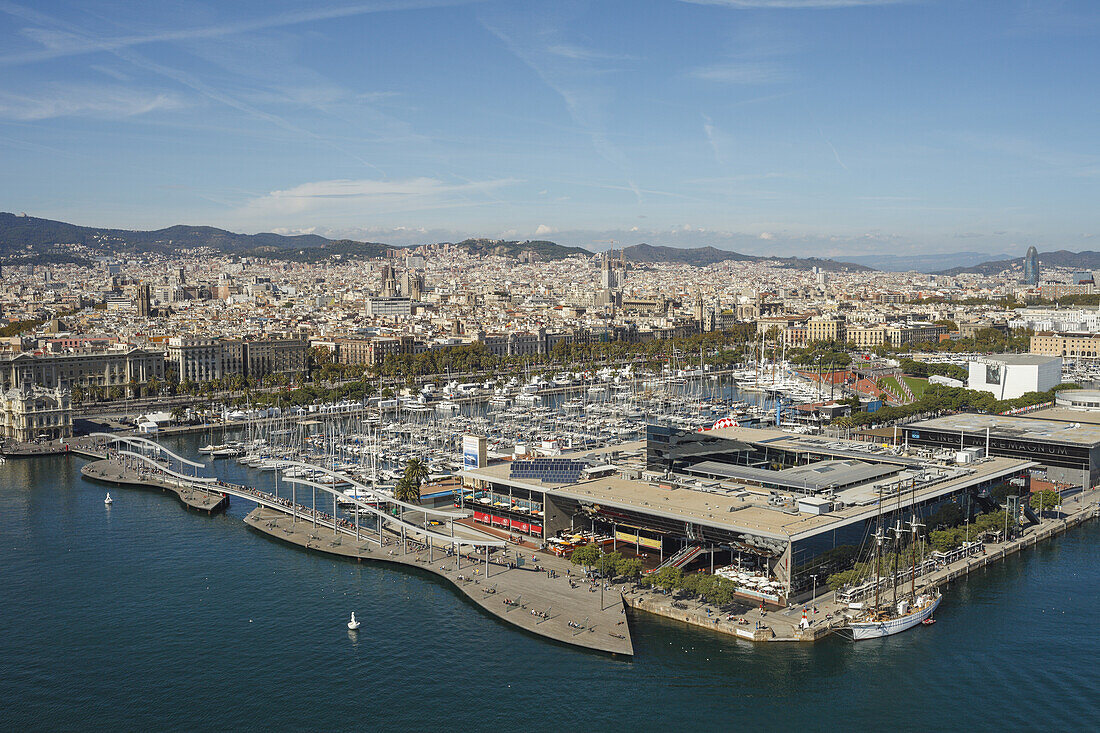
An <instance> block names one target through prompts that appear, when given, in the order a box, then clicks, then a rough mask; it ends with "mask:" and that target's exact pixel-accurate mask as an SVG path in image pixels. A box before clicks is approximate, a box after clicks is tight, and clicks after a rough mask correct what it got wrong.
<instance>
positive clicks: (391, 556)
mask: <svg viewBox="0 0 1100 733" xmlns="http://www.w3.org/2000/svg"><path fill="white" fill-rule="evenodd" d="M71 452H72V453H74V454H76V455H77V456H79V457H88V458H93V459H94V458H96V457H97V456H98V455H99V454H98V453H97V451H95V450H93V449H92V448H91V447H90V446H87V445H80V446H79V447H78V446H74V447H73V450H72V451H71ZM81 474H82V475H83V476H85V477H87V478H89V479H92V480H95V481H99V482H104V483H110V484H112V485H115V486H122V487H130V488H157V489H161V490H162V491H165V492H170V493H172V494H174V495H175V496H176V497H177V498H178V499H179V500H180V502H181V503H182V504H183V505H184V506H185V507H187V508H189V509H194V510H198V511H204V512H207V513H213V512H215V511H218V510H221V509H224V508H225V507H226V506H227V505H228V502H229V496H237V497H239V498H243V499H247V500H250V501H254V502H256V503H257V504H258V506H257V507H256V508H255V509H254V510H253V511H252V512H251V513H250V514H249V515H248V516H247V517H246V518H245V522H247V523H248V525H249V526H250V527H252V528H254V529H255V530H257V531H259V532H262V533H264V534H266V535H269V536H271V537H274V538H277V539H279V540H283V541H285V542H288V543H290V544H294V545H298V546H300V547H302V548H305V549H307V550H312V551H314V552H322V553H325V554H328V555H334V556H337V557H341V558H346V559H354V560H356V561H357V562H362V561H375V562H387V563H391V564H395V565H404V566H406V567H415V568H419V569H421V570H425V571H427V572H430V573H432V574H434V575H436V576H439V577H441V578H444V579H445V580H447V581H448V582H450V583H451V584H452V585H453V586H454V587H455V589H457V590H458V591H459V592H460V593H462V594H463V595H465V596H466V597H467V598H469V599H470V600H472V601H473V602H474V603H475V604H476V605H478V606H480V607H481V608H482V609H484V610H485V611H488V612H489V613H490V614H491V615H493V616H495V617H496V618H498V619H501V620H503V621H505V622H507V623H510V624H512V625H514V626H517V627H519V628H521V629H523V630H525V631H529V632H531V633H533V634H537V635H539V636H542V637H546V638H549V639H553V640H554V641H558V642H562V643H565V644H571V645H574V646H579V647H583V648H586V649H592V650H595V651H600V652H606V653H610V654H622V655H624V656H631V655H633V653H634V647H633V643H632V642H631V638H630V628H629V623H628V620H627V616H626V611H625V607H624V604H623V600H622V595H621V594H620V593H618V592H615V591H606V590H605V591H604V592H603V593H602V594H601V593H600V592H599V591H598V590H597V589H595V587H594V586H592V585H590V584H586V583H583V582H577V581H578V580H579V579H578V578H575V577H569V576H567V575H566V570H568V569H570V567H569V566H568V562H567V561H562V560H561V559H560V558H555V557H553V556H552V555H550V554H549V553H534V554H533V555H532V553H531V550H530V549H529V548H523V547H518V546H517V547H512V546H509V547H508V548H507V549H505V550H498V551H497V552H495V553H493V554H492V555H491V558H490V562H489V565H488V567H486V562H485V555H484V552H481V551H478V552H476V553H475V552H473V551H472V550H471V549H470V547H469V546H467V547H462V546H461V542H462V540H463V539H465V540H467V541H469V540H479V539H485V538H486V537H485V536H482V535H481V533H478V532H477V531H476V530H474V529H471V528H468V527H464V526H462V525H459V524H457V523H456V530H461V531H462V532H463V535H456V537H455V541H456V542H457V543H458V546H459V547H460V550H461V552H460V553H459V554H458V555H456V554H455V553H454V550H453V548H449V547H447V546H444V547H440V545H439V541H438V540H436V543H435V544H434V546H433V547H431V548H429V547H428V546H427V545H425V544H424V537H423V535H417V534H415V533H414V532H409V533H407V539H408V542H407V544H406V543H403V541H402V538H401V536H400V534H395V532H394V531H393V530H392V529H390V528H386V529H384V530H383V532H382V535H381V537H379V532H378V529H377V527H376V526H375V527H373V528H372V527H370V526H369V525H368V526H365V527H364V526H360V527H359V528H358V530H356V528H355V525H354V523H353V522H351V521H350V520H348V519H344V518H334V517H333V516H332V515H330V514H327V513H324V512H323V511H320V510H316V511H315V510H313V509H312V508H310V507H305V506H301V505H299V506H297V507H296V506H294V505H292V504H291V503H290V502H289V501H288V500H286V499H285V498H282V497H275V496H273V495H271V494H268V493H266V492H262V491H259V490H257V489H252V488H250V487H245V486H236V485H230V484H224V483H220V482H219V483H215V484H210V488H209V489H205V488H198V487H197V485H192V484H189V483H187V482H184V481H177V480H176V479H174V478H172V477H170V476H167V475H160V474H158V473H157V472H156V470H155V469H153V468H151V467H149V468H146V467H143V466H141V465H140V464H138V465H127V464H124V463H123V462H121V461H119V460H117V459H116V458H111V459H106V458H100V459H99V460H93V461H92V462H90V463H87V464H85V465H84V466H82V467H81ZM364 516H366V515H364ZM357 534H358V537H357ZM464 535H465V536H464ZM493 539H495V538H493ZM519 553H522V555H523V560H524V567H508V565H510V564H517V565H518V563H516V560H517V557H516V556H517V555H518V554H519ZM533 558H537V559H533ZM536 565H537V566H539V567H541V568H544V569H542V570H535V569H534V566H536ZM575 569H576V568H572V570H575ZM551 570H556V571H557V573H556V574H552V573H551V572H550V571H551ZM552 575H553V577H552ZM505 601H508V603H506V602H505Z"/></svg>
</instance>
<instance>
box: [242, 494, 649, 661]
mask: <svg viewBox="0 0 1100 733" xmlns="http://www.w3.org/2000/svg"><path fill="white" fill-rule="evenodd" d="M245 522H247V523H248V525H249V526H250V527H252V528H254V529H256V530H258V531H260V532H263V533H264V534H267V535H270V536H271V537H274V538H277V539H279V540H282V541H284V542H289V543H291V544H294V545H298V546H300V547H303V548H306V549H309V550H313V551H315V552H323V553H325V554H329V555H335V556H338V557H343V558H347V559H354V560H356V561H357V562H362V561H373V562H385V563H391V564H395V565H404V566H406V567H414V568H418V569H420V570H424V571H426V572H429V573H432V574H434V575H437V576H439V577H441V578H444V579H446V580H447V581H449V582H450V583H451V584H452V585H453V586H454V587H455V588H456V589H457V590H458V591H459V592H460V593H462V594H463V595H465V596H466V597H467V598H469V599H470V600H471V601H473V602H474V603H475V604H476V605H478V606H480V607H481V608H482V609H484V610H485V611H488V612H489V613H490V614H491V615H493V616H495V617H497V618H499V619H501V620H503V621H506V622H508V623H510V624H512V625H514V626H518V627H519V628H521V629H523V630H525V631H529V632H531V633H533V634H537V635H539V636H543V637H546V638H549V639H553V640H555V641H559V642H563V643H566V644H572V645H575V646H581V647H584V648H587V649H594V650H597V651H601V652H608V653H612V654H623V655H627V656H630V655H633V654H634V646H633V644H632V643H631V639H630V628H629V623H628V622H627V617H626V613H625V609H624V606H623V602H622V597H621V595H620V594H619V593H616V592H611V591H606V592H605V593H604V596H603V608H601V606H600V602H601V596H600V593H599V592H592V591H591V590H589V588H590V586H588V585H583V584H577V587H576V588H573V587H571V585H570V582H569V581H570V578H568V577H565V576H564V575H561V574H559V575H558V577H556V578H551V577H549V575H548V573H547V572H546V571H545V570H543V571H538V570H532V569H527V568H526V567H525V568H508V567H505V566H503V565H499V564H497V562H496V561H493V562H490V564H489V567H488V577H486V566H485V557H484V555H481V554H468V553H467V552H461V553H459V555H457V556H456V555H454V554H453V553H452V554H448V551H447V550H446V549H440V548H438V547H436V548H434V549H433V550H429V548H428V547H427V546H426V545H424V544H421V543H420V542H417V541H413V540H410V541H409V542H408V549H407V550H406V548H405V547H403V546H402V541H401V538H400V537H399V536H394V535H393V534H392V533H390V532H388V531H387V532H385V533H384V534H383V542H384V544H383V545H382V546H379V545H378V542H377V536H376V535H375V539H373V540H367V539H362V540H359V541H356V539H355V537H349V536H348V535H346V534H343V533H341V534H339V535H334V534H333V533H332V531H331V530H327V531H326V530H324V529H320V528H315V527H314V526H313V524H312V523H311V522H308V521H303V520H298V521H294V520H293V518H292V517H291V516H290V515H287V514H284V513H282V512H280V511H276V510H272V509H268V508H265V507H257V508H256V509H254V510H252V512H251V513H250V514H249V515H248V516H247V517H246V518H245ZM364 534H367V532H364ZM511 554H512V553H511V552H509V555H511ZM538 557H539V560H538V561H537V563H538V564H539V565H540V566H543V567H545V565H544V564H543V563H544V560H545V559H546V557H545V554H540V555H538ZM527 560H528V561H530V557H529V556H528V558H527ZM574 580H575V579H574ZM506 600H507V601H511V602H513V603H515V604H518V605H512V604H509V603H505V601H506ZM532 612H537V613H540V614H546V615H545V616H541V615H535V613H532ZM570 622H572V623H573V624H576V626H571V625H570Z"/></svg>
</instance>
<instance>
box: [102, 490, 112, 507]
mask: <svg viewBox="0 0 1100 733" xmlns="http://www.w3.org/2000/svg"><path fill="white" fill-rule="evenodd" d="M103 503H104V504H106V505H107V506H111V504H114V503H115V500H114V499H112V498H111V493H110V492H107V498H106V499H104V500H103Z"/></svg>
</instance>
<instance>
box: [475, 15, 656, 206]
mask: <svg viewBox="0 0 1100 733" xmlns="http://www.w3.org/2000/svg"><path fill="white" fill-rule="evenodd" d="M482 25H483V26H484V27H485V29H486V30H487V31H489V32H490V33H492V34H493V35H494V36H496V37H497V38H498V39H499V40H500V41H501V42H502V43H503V44H504V46H505V47H506V48H507V49H508V50H509V51H510V52H511V53H512V54H513V55H515V56H516V58H518V59H519V60H520V61H522V62H523V63H524V64H526V65H527V66H528V67H529V68H530V69H531V70H532V71H534V72H535V74H536V75H538V77H539V78H540V79H541V80H542V81H543V82H544V83H545V84H546V85H547V86H548V87H550V89H552V90H553V91H554V92H555V93H557V94H558V96H560V97H561V99H562V101H563V102H564V103H565V107H566V110H567V111H568V112H569V116H570V117H571V118H572V120H573V122H574V123H575V124H576V125H577V126H578V127H580V128H581V129H582V130H584V131H585V133H586V134H587V135H588V137H589V139H590V140H591V141H592V147H593V148H594V149H595V151H596V153H598V154H599V155H600V156H601V157H603V158H604V159H605V160H606V161H607V162H609V163H611V164H612V165H614V166H615V167H616V168H618V169H619V171H620V172H621V173H622V175H623V177H624V178H625V179H626V184H627V186H628V187H629V189H630V190H631V191H632V192H633V193H634V196H635V198H636V199H637V201H638V202H639V203H641V201H642V190H641V189H640V188H639V187H638V185H637V184H636V183H635V181H634V179H633V177H632V176H631V175H630V173H629V170H630V162H629V160H628V159H627V157H626V156H625V155H623V153H622V151H621V150H619V148H618V146H616V145H615V144H614V143H612V142H611V140H610V137H609V135H608V131H607V128H608V126H607V122H606V116H607V115H606V109H605V108H606V105H607V104H608V102H609V101H610V97H611V95H612V93H613V92H612V90H611V89H607V88H603V87H601V86H600V85H598V84H596V83H594V82H593V79H594V78H595V77H596V76H598V74H599V69H598V68H596V67H594V65H593V61H594V59H593V58H591V57H583V56H576V55H574V56H563V55H562V54H561V53H554V52H553V51H550V50H549V49H551V48H557V49H559V50H560V49H561V48H564V47H565V46H562V45H561V44H549V45H547V44H546V43H545V42H541V43H540V38H542V37H546V36H551V35H555V33H556V32H555V30H554V29H553V28H543V29H541V31H538V32H535V31H532V30H531V29H529V28H527V27H526V25H524V26H520V29H521V31H520V32H523V33H525V34H529V35H528V36H525V39H524V40H522V41H521V40H517V39H516V38H515V37H514V36H513V34H512V33H510V32H507V31H505V30H504V29H503V28H502V27H499V26H497V25H495V24H493V23H490V22H487V21H485V20H484V19H483V20H482ZM563 58H567V59H568V61H562V59H563ZM555 60H556V63H554V61H555Z"/></svg>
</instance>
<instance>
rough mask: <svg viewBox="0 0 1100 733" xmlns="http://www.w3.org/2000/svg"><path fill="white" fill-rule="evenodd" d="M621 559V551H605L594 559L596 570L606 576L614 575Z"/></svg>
mask: <svg viewBox="0 0 1100 733" xmlns="http://www.w3.org/2000/svg"><path fill="white" fill-rule="evenodd" d="M622 559H623V555H622V553H621V552H605V553H603V554H601V555H600V558H599V559H598V560H596V572H598V573H599V574H600V575H603V576H604V577H607V578H612V577H614V576H615V571H616V570H617V569H618V567H619V562H620V561H621V560H622Z"/></svg>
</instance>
